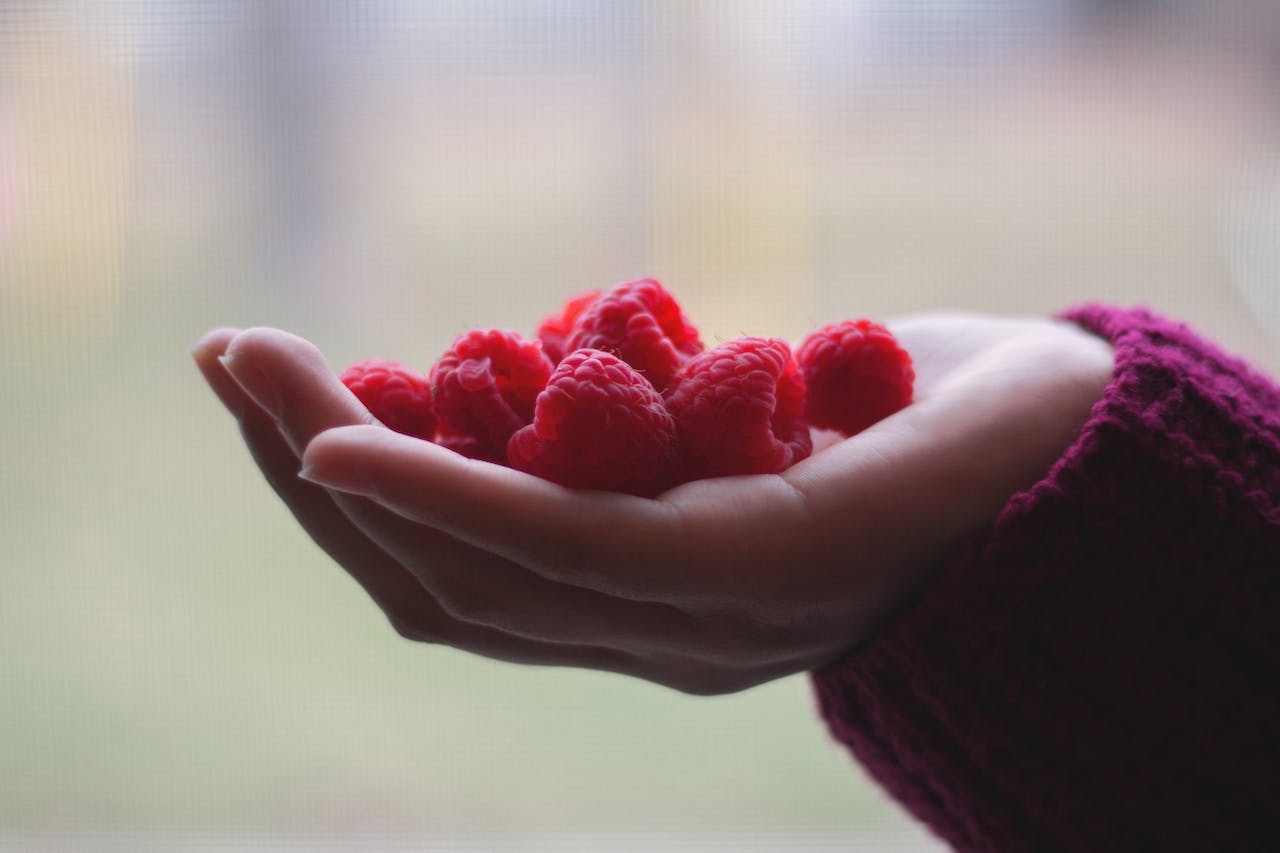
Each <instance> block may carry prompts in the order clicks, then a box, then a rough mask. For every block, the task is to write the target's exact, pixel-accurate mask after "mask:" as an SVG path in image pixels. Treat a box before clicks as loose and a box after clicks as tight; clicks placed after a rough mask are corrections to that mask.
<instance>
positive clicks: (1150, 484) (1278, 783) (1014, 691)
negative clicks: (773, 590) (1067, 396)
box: [812, 304, 1280, 852]
mask: <svg viewBox="0 0 1280 853" xmlns="http://www.w3.org/2000/svg"><path fill="white" fill-rule="evenodd" d="M1061 316H1062V317H1063V318H1065V319H1068V320H1071V321H1073V322H1075V323H1077V324H1079V325H1080V326H1082V327H1083V328H1085V329H1088V330H1090V331H1091V332H1093V333H1095V334H1097V335H1100V336H1102V337H1105V338H1106V339H1108V340H1110V341H1111V342H1112V343H1113V345H1114V347H1115V368H1114V372H1113V375H1112V378H1111V381H1110V383H1109V385H1108V387H1107V389H1106V391H1105V393H1104V396H1103V398H1102V399H1101V400H1100V401H1099V402H1098V403H1097V404H1096V405H1095V407H1094V409H1093V411H1092V413H1091V415H1090V418H1089V420H1088V421H1087V422H1086V423H1085V425H1084V426H1083V428H1082V429H1081V431H1080V433H1079V435H1078V436H1077V438H1076V440H1075V441H1074V443H1073V444H1072V446H1071V447H1070V449H1069V450H1068V451H1067V452H1066V453H1065V454H1064V456H1063V457H1062V458H1061V459H1059V460H1058V461H1057V463H1055V465H1054V466H1053V468H1052V469H1051V470H1050V471H1049V472H1048V473H1047V475H1046V476H1045V477H1044V478H1043V479H1042V480H1041V481H1040V482H1039V483H1037V484H1036V485H1035V486H1034V487H1032V488H1031V489H1029V490H1027V491H1026V492H1022V493H1019V494H1017V495H1015V496H1014V497H1013V498H1011V499H1010V501H1009V502H1008V503H1007V504H1006V506H1005V507H1004V508H1003V509H1002V511H1001V513H1000V515H999V517H998V518H997V519H996V520H995V522H994V523H993V525H992V526H991V528H990V529H989V530H987V531H985V532H984V533H983V534H982V535H981V536H979V537H976V538H975V539H972V540H970V541H969V542H968V543H966V545H965V546H964V547H963V548H962V549H961V550H960V551H959V552H958V553H956V554H954V555H953V556H952V557H951V558H950V559H949V560H948V561H947V563H946V565H944V566H942V567H941V568H940V571H939V573H938V574H937V576H936V577H935V579H934V580H933V581H932V582H931V583H930V584H929V586H928V587H927V589H926V590H925V591H924V592H923V593H922V594H921V596H920V597H919V599H918V600H917V601H915V602H913V603H912V605H911V606H910V607H909V608H908V609H907V610H906V611H904V612H903V613H901V614H900V615H899V616H898V617H897V618H896V619H895V620H894V621H893V622H891V623H889V624H887V625H886V626H885V627H884V628H883V629H882V630H881V631H880V632H878V633H877V634H876V635H875V636H874V637H873V638H871V639H870V640H868V641H867V642H866V643H864V644H862V645H861V646H859V647H858V648H856V649H853V650H851V651H850V652H849V653H847V654H846V655H845V656H844V657H843V658H842V659H840V660H837V661H835V662H833V663H831V664H829V665H828V666H826V667H823V668H822V669H819V670H816V671H814V672H813V673H812V679H813V683H814V686H815V689H816V695H817V703H818V708H819V711H820V712H821V714H822V717H823V719H824V720H825V721H826V723H827V725H828V727H829V729H830V731H831V733H832V735H833V737H834V738H835V739H837V740H838V741H840V742H841V743H843V744H844V745H846V746H847V747H848V748H849V750H850V751H851V752H852V754H853V755H854V756H855V757H856V758H857V759H858V760H859V761H860V762H861V763H862V764H863V765H864V766H865V767H866V768H867V770H868V771H869V773H870V774H871V775H872V776H873V777H874V778H876V779H877V780H878V781H879V783H880V784H881V785H883V786H884V787H885V788H886V789H887V790H888V791H889V793H890V794H891V795H892V796H894V797H895V798H896V799H897V800H898V801H900V802H901V803H902V804H903V805H904V806H905V807H906V808H907V809H908V810H910V811H911V812H912V813H913V814H914V815H915V816H916V817H917V818H919V819H920V820H921V821H923V822H924V823H925V824H927V825H928V826H929V828H930V829H932V830H933V832H935V833H936V834H937V835H938V836H940V837H941V838H942V839H944V840H945V841H947V842H948V843H949V844H951V845H952V846H953V847H955V848H956V849H958V850H966V851H967V850H982V851H1023V850H1025V851H1037V852H1039V851H1066V850H1070V851H1077V850H1088V851H1107V850H1162V851H1175V850H1262V849H1275V848H1274V847H1271V846H1270V845H1273V844H1277V843H1280V387H1277V385H1275V384H1274V383H1273V382H1272V381H1270V380H1268V379H1267V378H1266V377H1264V376H1263V375H1261V374H1259V373H1257V372H1255V371H1254V370H1252V369H1251V368H1250V367H1249V366H1248V365H1246V364H1245V363H1244V362H1242V361H1240V360H1238V359H1235V358H1233V357H1230V356H1228V355H1226V354H1224V353H1223V352H1222V351H1220V350H1219V349H1218V348H1216V347H1215V346H1214V345H1212V344H1210V343H1208V342H1206V341H1204V340H1202V339H1200V338H1198V337H1197V336H1196V335H1195V334H1193V333H1192V332H1191V331H1190V330H1188V329H1187V327H1186V326H1184V325H1181V324H1177V323H1173V322H1169V321H1167V320H1165V319H1162V318H1160V317H1157V316H1155V315H1153V314H1151V313H1150V312H1148V311H1146V310H1120V309H1116V308H1111V307H1107V306H1102V305H1096V304H1089V305H1084V306H1081V307H1078V308H1075V309H1073V310H1071V311H1068V312H1065V313H1064V314H1062V315H1061Z"/></svg>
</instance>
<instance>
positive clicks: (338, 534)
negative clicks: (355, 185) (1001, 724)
mask: <svg viewBox="0 0 1280 853" xmlns="http://www.w3.org/2000/svg"><path fill="white" fill-rule="evenodd" d="M889 326H890V328H891V329H892V330H893V332H894V334H895V335H896V336H897V337H898V339H899V340H900V341H901V343H902V344H903V346H905V347H906V349H907V350H908V351H909V352H910V353H911V354H912V356H913V358H914V361H915V366H916V373H917V381H916V394H915V402H914V403H913V404H912V405H910V406H909V407H907V408H906V409H904V410H902V411H900V412H898V413H897V414H895V415H893V416H891V417H889V418H887V419H885V420H883V421H881V422H880V423H878V424H876V425H875V426H873V427H871V428H870V429H868V430H866V431H865V432H863V433H861V434H859V435H857V436H855V437H853V438H850V439H844V440H833V437H832V436H818V437H817V441H816V444H815V447H816V448H817V450H816V452H815V454H814V455H813V456H812V457H810V458H809V459H806V460H804V461H803V462H801V463H799V464H798V465H795V466H794V467H792V468H790V469H789V470H787V471H785V472H783V473H782V474H779V475H775V476H753V477H731V478H723V479H715V480H701V481H697V482H693V483H688V484H686V485H683V486H680V487H678V488H676V489H673V490H671V491H669V492H667V493H665V494H663V495H661V496H659V497H658V498H657V499H655V500H648V499H644V498H636V497H631V496H629V495H619V494H609V493H601V492H575V491H572V490H569V489H565V488H562V487H560V486H557V485H555V484H553V483H549V482H546V481H544V480H540V479H538V478H535V477H532V476H529V475H527V474H523V473H520V472H518V471H514V470H511V469H508V468H503V467H500V466H497V465H491V464H488V463H484V462H474V461H471V460H468V459H465V458H463V457H462V456H459V455H457V454H455V453H452V452H451V451H448V450H445V449H443V448H440V447H438V446H436V445H433V444H431V443H429V442H424V441H420V440H418V439H414V438H409V437H406V436H403V435H400V434H398V433H395V432H392V431H390V430H388V429H386V428H384V427H382V426H381V425H379V424H378V423H377V422H376V421H375V420H374V419H373V417H372V416H371V415H370V414H369V412H368V411H367V410H366V409H365V408H364V406H362V405H361V404H360V402H359V401H358V400H356V398H355V396H354V395H352V394H351V393H350V392H349V391H348V390H347V389H346V388H345V387H344V386H343V385H342V384H341V383H340V382H339V381H338V380H337V378H336V377H335V375H334V373H333V371H332V370H331V369H330V368H329V366H328V365H327V364H326V362H325V360H324V357H323V356H322V355H321V354H320V352H319V351H318V350H317V349H316V348H315V347H314V346H312V345H311V344H309V343H308V342H306V341H304V340H302V339H301V338H298V337H295V336H293V335H290V334H288V333H286V332H282V331H279V330H276V329H266V328H257V329H249V330H247V331H243V332H239V331H237V330H233V329H219V330H216V331H213V332H210V333H209V334H208V335H206V336H205V338H204V339H203V340H201V341H200V343H199V344H197V345H196V347H195V350H194V355H195V358H196V362H197V364H198V365H199V367H200V369H201V371H202V373H203V374H204V376H205V378H206V379H207V380H208V382H209V383H210V385H211V386H212V387H213V389H214V391H215V392H216V393H217V394H218V396H219V398H220V399H221V400H222V401H223V403H224V404H225V405H226V406H227V408H228V409H230V410H231V412H232V413H233V414H234V415H235V417H236V418H237V420H238V421H239V422H240V426H241V431H242V434H243V436H244V439H245V442H246V444H247V445H248V447H249V450H250V452H251V453H252V454H253V457H254V459H255V460H256V461H257V463H258V465H259V467H260V468H261V469H262V472H263V474H264V475H265V476H266V478H267V480H268V481H269V482H270V483H271V485H272V486H273V487H274V489H275V491H276V492H277V494H278V495H279V496H280V497H281V499H282V500H284V502H285V503H286V504H287V505H288V506H289V508H290V510H291V511H292V512H293V514H294V515H295V517H296V518H297V519H298V521H299V522H300V523H301V524H302V526H303V527H304V528H305V529H306V531H307V533H308V534H309V535H311V537H312V538H313V539H315V541H316V542H317V543H318V544H319V545H320V546H321V547H322V548H324V550H325V551H326V552H327V553H328V554H329V555H330V556H332V557H333V558H334V559H335V560H336V561H337V562H338V563H340V564H341V565H342V566H343V567H344V568H346V570H347V571H348V572H350V573H351V575H352V576H353V577H354V578H355V579H356V580H357V581H358V582H359V583H360V584H361V585H362V586H363V588H364V589H365V590H366V591H367V592H368V593H369V595H370V596H371V597H372V598H373V599H374V601H376V602H377V604H378V605H379V606H380V607H381V608H382V609H383V611H384V612H385V613H386V614H387V616H388V618H389V619H390V621H391V623H392V624H393V625H394V626H395V628H396V630H398V631H399V632H400V633H401V634H402V635H404V636H406V637H409V638H411V639H414V640H420V641H424V642H435V643H445V644H448V645H451V646H455V647H457V648H461V649H465V650H468V651H472V652H475V653H478V654H482V655H486V656H488V657H493V658H499V659H502V660H508V661H516V662H521V663H530V664H547V665H562V666H576V667H588V668H594V669H602V670H610V671H614V672H620V673H625V674H628V675H633V676H637V677H640V678H645V679H649V680H651V681H655V682H658V683H661V684H664V685H668V686H670V687H673V688H676V689H678V690H682V691H685V692H689V693H696V694H714V693H726V692H732V691H736V690H741V689H745V688H747V687H750V686H753V685H755V684H759V683H761V682H764V681H768V680H770V679H773V678H778V677H780V676H783V675H788V674H791V673H794V672H798V671H802V670H806V669H812V668H814V667H816V666H820V665H822V664H824V663H827V662H829V661H831V660H833V659H834V658H836V657H838V656H839V655H840V654H841V653H843V652H844V651H846V650H847V649H849V648H850V647H852V646H854V645H856V644H857V643H859V642H861V641H862V640H864V639H865V638H866V637H867V636H868V635H869V634H870V632H871V631H872V630H874V628H875V627H876V626H877V625H879V624H880V623H882V622H883V621H884V620H885V619H887V618H889V617H890V616H892V614H893V613H894V612H895V611H896V610H898V609H899V608H901V607H903V606H904V605H905V604H906V603H907V602H908V601H909V600H910V598H911V597H912V596H913V595H914V594H915V593H917V592H918V591H919V589H920V588H921V587H922V586H923V585H924V584H925V583H926V582H927V581H928V579H929V577H930V575H931V574H932V573H933V572H934V571H935V570H936V569H937V568H938V567H939V566H940V565H941V563H942V562H943V561H944V560H945V558H946V557H947V555H948V554H950V553H951V552H952V551H953V550H954V549H955V548H956V547H957V546H958V545H959V544H960V543H961V542H962V541H963V540H964V539H965V538H966V537H968V536H970V535H972V534H974V533H976V532H979V531H981V530H982V529H983V528H984V527H986V526H987V525H989V524H990V523H991V522H992V520H993V519H994V518H995V517H996V515H997V513H998V512H999V510H1000V508H1001V507H1002V506H1003V505H1004V503H1005V502H1006V501H1007V500H1008V498H1009V497H1010V496H1011V495H1012V494H1014V493H1015V492H1016V491H1018V490H1019V489H1022V488H1026V487H1028V486H1030V485H1032V484H1033V483H1034V482H1035V481H1036V480H1037V479H1039V478H1040V477H1041V476H1043V475H1044V474H1045V473H1046V472H1047V470H1048V468H1049V467H1050V465H1051V464H1052V463H1053V462H1054V461H1055V460H1056V459H1057V458H1058V457H1059V456H1060V455H1061V454H1062V452H1063V451H1064V450H1065V449H1066V448H1067V446H1068V445H1069V444H1070V442H1071V440H1072V438H1073V436H1074V435H1075V434H1076V432H1077V431H1078V429H1079V427H1080V426H1081V424H1082V423H1083V422H1084V421H1085V419H1086V418H1087V416H1088V414H1089V411H1090V408H1091V406H1092V405H1093V403H1094V402H1095V401H1097V400H1098V399H1099V398H1100V397H1101V395H1102V391H1103V389H1104V387H1105V385H1106V383H1107V380H1108V378H1109V376H1110V374H1111V367H1112V355H1111V350H1110V346H1109V345H1108V344H1107V343H1105V342H1104V341H1102V340H1100V339H1097V338H1094V337H1093V336H1091V335H1088V334H1087V333H1085V332H1083V331H1081V330H1079V329H1078V328H1077V327H1075V326H1073V325H1070V324H1067V323H1063V322H1056V321H1046V320H1037V319H999V318H991V317H981V316H969V315H958V314H943V315H927V316H920V317H912V318H907V319H905V320H902V321H899V322H896V323H890V324H889ZM300 469H302V475H303V476H302V477H300V476H299V471H300ZM304 477H305V479H304Z"/></svg>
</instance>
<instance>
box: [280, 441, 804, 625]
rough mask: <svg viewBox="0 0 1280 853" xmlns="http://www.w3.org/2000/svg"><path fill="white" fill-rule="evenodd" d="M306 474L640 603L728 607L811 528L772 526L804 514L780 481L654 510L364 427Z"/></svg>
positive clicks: (320, 451)
mask: <svg viewBox="0 0 1280 853" xmlns="http://www.w3.org/2000/svg"><path fill="white" fill-rule="evenodd" d="M303 462H304V476H306V477H308V478H310V479H311V480H313V481H314V482H317V483H322V484H324V485H326V486H328V487H330V488H334V489H339V490H342V491H347V492H350V493H352V494H359V495H365V496H368V497H372V498H373V499H375V500H377V501H378V502H379V503H380V504H382V505H383V506H386V507H388V508H390V509H392V510H394V511H395V512H397V513H399V514H400V515H403V516H404V517H406V518H409V519H412V520H414V521H417V522H420V523H423V524H426V525H428V526H430V527H433V528H435V529H437V530H439V531H441V532H444V533H447V534H449V535H451V536H453V537H455V538H457V539H461V540H462V541H464V542H467V543H469V544H472V545H475V546H476V547H478V548H482V549H484V550H487V551H491V552H493V553H495V554H499V555H501V556H503V557H506V558H507V559H509V560H512V561H514V562H516V563H519V564H520V565H522V566H526V567H528V568H530V569H532V570H533V571H535V572H537V573H538V574H540V575H543V576H544V577H547V578H549V579H551V580H555V581H560V582H563V583H567V584H571V585H573V586H582V587H586V588H589V589H594V590H597V591H600V592H603V593H606V594H609V595H615V596H619V597H622V598H630V599H635V600H640V601H664V602H667V603H672V604H677V605H684V604H688V603H689V602H691V601H700V602H701V601H706V600H708V599H712V600H714V599H717V598H718V599H720V600H723V599H725V598H726V597H727V596H729V595H730V594H731V593H733V592H734V591H735V590H740V589H743V588H745V587H749V585H750V581H751V579H750V578H749V577H739V576H735V574H734V573H735V572H737V573H741V572H742V571H743V570H744V568H745V567H746V566H748V565H749V564H750V563H753V562H759V561H758V560H754V559H753V557H758V556H760V555H761V554H768V553H769V550H770V549H779V548H784V547H785V545H784V544H780V543H784V540H785V541H789V539H786V538H785V537H783V536H780V535H778V531H779V530H786V531H793V530H800V531H801V533H802V535H803V529H804V528H803V525H804V522H803V519H794V518H790V517H772V516H770V513H783V514H784V515H785V514H787V513H789V512H790V511H791V510H792V509H793V506H792V504H791V503H789V502H788V500H787V498H786V497H785V496H780V495H779V491H778V490H779V488H781V489H784V490H786V491H787V492H788V493H790V489H789V487H787V486H785V484H782V483H781V481H780V480H778V479H777V478H768V477H765V478H751V482H750V483H747V484H745V485H746V486H749V488H746V487H744V483H742V482H741V480H745V478H739V481H737V482H735V481H733V480H721V481H707V482H708V483H711V482H715V483H716V484H717V485H716V486H714V487H712V488H713V490H714V494H713V493H711V492H708V491H707V490H706V489H701V490H698V489H687V488H686V489H683V490H680V493H679V494H678V493H677V492H672V493H670V494H669V496H668V499H664V500H658V501H652V500H646V499H642V498H636V497H632V496H630V495H621V494H613V493H604V492H579V491H573V490H570V489H566V488H563V487H561V486H558V485H556V484H554V483H550V482H548V481H546V480H542V479H539V478H537V477H531V476H529V475H527V474H523V473H521V472H519V471H513V470H511V469H509V468H503V467H501V466H497V465H490V464H487V463H483V462H475V461H472V460H468V459H464V458H463V457H461V456H458V455H457V454H454V453H450V452H449V451H447V450H444V449H442V448H439V447H435V446H433V445H431V444H428V443H426V442H420V441H414V440H413V439H410V438H406V437H404V436H398V435H396V434H394V433H391V432H389V431H387V430H373V429H368V428H360V427H351V428H344V429H335V430H331V431H328V432H325V433H322V434H321V435H320V436H318V437H317V438H316V439H314V440H313V441H312V443H311V444H310V445H308V447H307V450H306V452H305V454H304V456H303ZM695 485H696V484H695ZM703 498H707V499H703ZM765 516H770V517H768V518H767V519H766V518H764V517H765ZM757 520H760V521H764V520H767V521H769V522H770V523H769V524H763V523H756V521H757ZM758 549H765V550H758ZM785 557H786V559H787V560H788V561H790V560H792V559H794V558H795V557H796V555H795V554H786V555H785Z"/></svg>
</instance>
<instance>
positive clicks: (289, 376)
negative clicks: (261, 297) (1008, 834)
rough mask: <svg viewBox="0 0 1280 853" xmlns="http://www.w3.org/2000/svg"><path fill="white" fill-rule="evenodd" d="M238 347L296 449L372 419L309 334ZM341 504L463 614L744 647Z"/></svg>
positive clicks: (631, 639)
mask: <svg viewBox="0 0 1280 853" xmlns="http://www.w3.org/2000/svg"><path fill="white" fill-rule="evenodd" d="M228 355H229V357H228V358H227V359H226V360H224V362H223V363H224V364H226V365H227V367H228V368H229V369H230V370H231V372H232V373H233V374H234V375H235V376H236V378H237V380H238V381H239V382H240V384H241V385H242V387H243V388H244V389H245V391H246V392H247V393H249V394H251V395H252V396H253V397H254V399H255V400H258V401H261V402H263V403H265V405H267V406H269V407H270V408H271V409H273V410H274V414H275V416H276V419H277V422H278V423H279V425H280V431H281V433H282V434H283V435H284V436H285V438H286V440H288V441H289V444H290V445H291V446H293V447H297V446H299V445H302V444H304V443H305V442H307V441H309V440H310V438H311V436H312V435H313V434H314V432H315V431H316V430H320V429H324V428H327V427H329V426H332V425H334V424H338V423H367V421H368V420H369V415H368V412H367V411H365V409H364V407H363V405H361V404H360V403H359V401H357V400H355V398H354V397H353V396H352V395H350V394H349V393H348V392H347V389H346V388H345V387H343V386H342V385H341V383H340V382H339V381H338V380H336V379H335V378H334V376H333V374H332V372H331V371H330V370H329V368H328V365H327V363H326V362H325V360H324V358H323V357H322V356H321V354H320V353H319V351H318V350H316V349H315V347H314V346H312V345H311V344H309V343H307V342H306V341H304V340H302V339H301V338H297V337H295V336H293V335H289V334H287V333H284V332H280V331H277V330H273V329H251V330H249V331H247V332H244V333H242V334H240V335H238V336H236V337H235V339H234V340H233V342H232V343H231V344H230V346H229V352H228ZM377 429H378V430H379V431H380V432H389V431H388V430H386V429H385V428H383V427H381V426H379V427H377ZM414 441H415V442H417V443H419V444H425V442H421V441H420V440H418V439H414ZM336 502H337V504H338V507H339V508H340V509H341V510H342V512H343V513H344V514H345V515H346V516H347V518H348V520H349V522H351V523H353V524H354V525H355V527H356V528H357V529H358V530H359V532H360V533H361V534H362V535H364V536H365V537H367V538H368V539H370V540H371V541H372V542H374V543H375V544H376V545H377V546H379V547H380V548H382V549H383V550H384V551H389V552H390V554H391V555H392V556H393V557H394V558H395V561H396V562H397V563H398V564H399V565H401V566H403V567H405V568H407V569H409V570H410V571H411V572H412V573H413V574H414V575H415V577H416V578H417V579H418V580H419V581H420V582H422V583H423V584H425V586H426V588H427V590H428V591H429V593H430V594H431V595H432V596H433V597H434V598H435V600H436V601H437V602H438V604H439V605H440V606H441V607H442V608H443V609H444V610H445V611H447V612H448V613H450V614H451V615H452V616H454V617H455V618H456V619H458V620H460V621H465V622H469V623H472V624H481V625H489V626H491V627H495V628H497V629H499V630H502V631H504V632H506V633H510V634H515V635H518V636H522V637H526V638H529V639H535V640H542V641H549V642H557V643H590V644H592V645H596V646H608V647H612V648H623V649H627V650H633V651H650V650H654V649H657V650H661V651H664V652H674V651H682V650H688V649H695V650H700V651H703V652H704V653H705V654H711V655H717V656H718V657H719V658H729V657H733V656H734V655H737V654H738V650H737V649H736V648H724V647H723V646H724V645H725V643H728V641H725V642H724V643H721V642H718V641H716V640H715V639H713V638H709V637H707V636H706V632H705V631H703V630H701V626H700V624H699V623H697V622H695V621H693V620H692V619H690V618H689V617H688V616H686V615H685V614H684V613H682V612H681V611H679V610H676V609H675V608H672V607H670V606H669V605H659V604H643V605H642V604H638V603H637V602H634V601H628V600H625V599H619V598H614V597H610V596H607V595H605V594H602V593H600V592H597V591H594V590H590V589H584V588H580V587H577V586H570V585H566V584H564V583H559V582H554V581H551V580H548V579H546V578H543V577H540V576H539V575H537V574H534V573H532V572H530V571H528V570H527V569H525V568H522V567H521V566H519V565H514V564H512V563H510V562H508V561H506V560H503V559H500V558H496V557H495V556H494V555H493V554H491V553H489V552H488V551H484V550H480V549H477V548H475V547H472V546H470V545H468V544H466V543H464V542H460V541H458V540H456V539H454V538H452V537H451V536H450V535H448V533H443V532H440V531H437V530H433V529H430V528H424V527H423V526H422V525H421V524H418V523H416V522H414V521H410V520H406V519H405V518H403V517H401V516H399V515H397V514H395V513H392V512H388V511H387V510H386V509H384V508H382V507H374V506H371V505H368V504H367V501H365V500H363V499H353V498H351V497H350V496H339V497H337V498H336Z"/></svg>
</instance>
